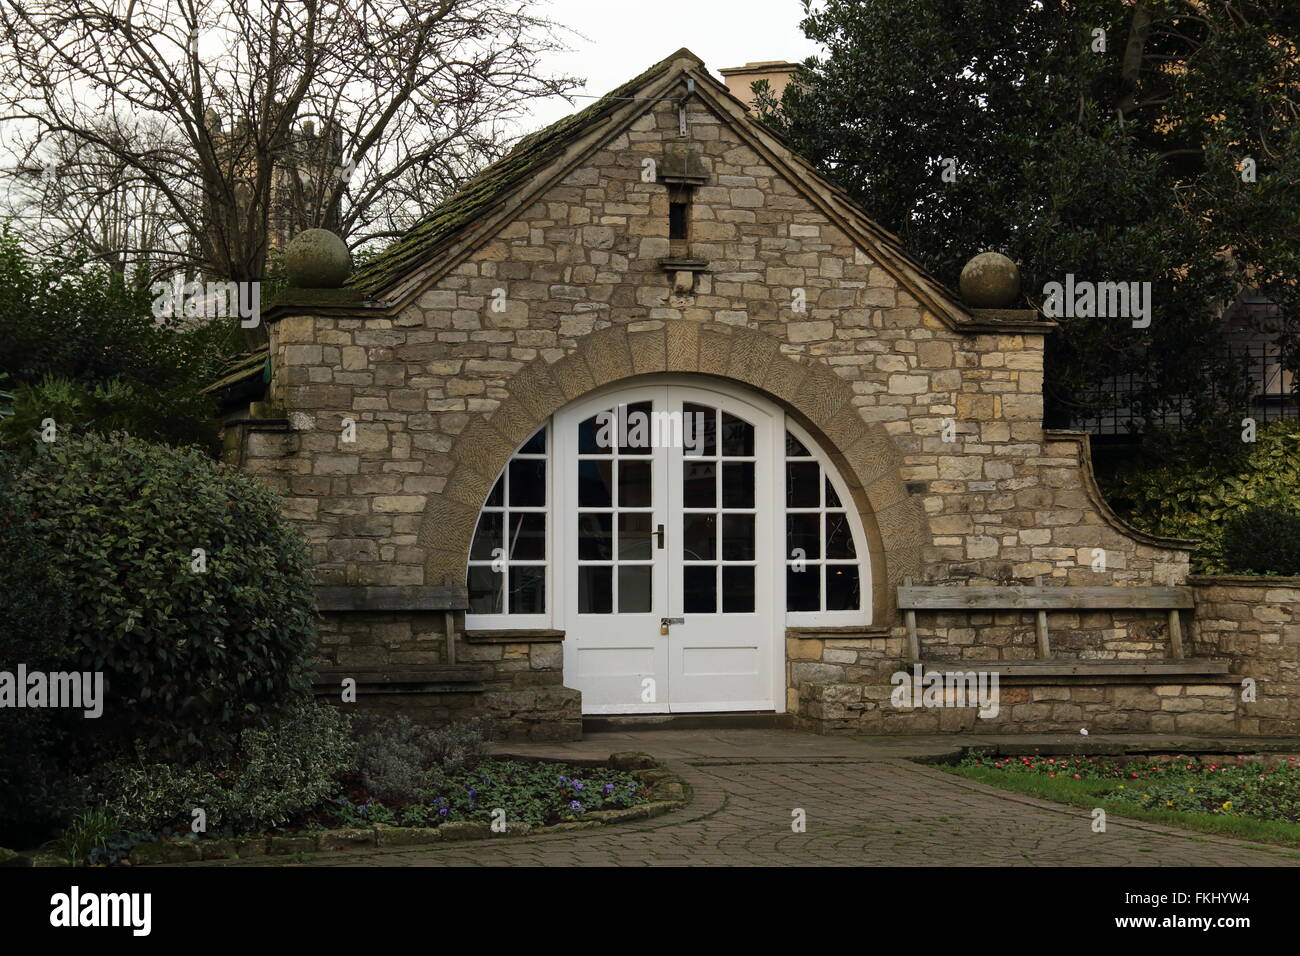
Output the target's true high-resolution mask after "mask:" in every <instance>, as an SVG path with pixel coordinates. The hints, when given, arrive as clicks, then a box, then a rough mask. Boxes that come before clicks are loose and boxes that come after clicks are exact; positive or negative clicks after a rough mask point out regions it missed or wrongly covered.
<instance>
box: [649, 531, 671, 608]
mask: <svg viewBox="0 0 1300 956" xmlns="http://www.w3.org/2000/svg"><path fill="white" fill-rule="evenodd" d="M651 534H653V535H654V536H655V537H656V538H658V539H659V541H658V544H657V545H656V547H658V549H659V550H660V551H662V550H663V549H664V526H663V525H659V526H658V527H657V528H655V529H654V531H652V532H651ZM664 633H667V632H666V631H665V632H664Z"/></svg>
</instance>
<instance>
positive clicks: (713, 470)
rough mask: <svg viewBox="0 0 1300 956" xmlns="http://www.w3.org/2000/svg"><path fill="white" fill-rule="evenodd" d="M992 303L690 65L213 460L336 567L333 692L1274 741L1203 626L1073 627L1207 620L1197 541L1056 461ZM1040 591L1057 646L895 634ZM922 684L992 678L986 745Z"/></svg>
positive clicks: (455, 240)
mask: <svg viewBox="0 0 1300 956" xmlns="http://www.w3.org/2000/svg"><path fill="white" fill-rule="evenodd" d="M977 251H978V250H972V252H977ZM999 304H1000V305H1002V306H1003V307H999V308H976V307H973V306H971V305H969V304H967V303H964V302H963V301H961V300H960V299H959V298H958V297H957V296H956V295H955V294H954V293H953V292H951V291H950V290H948V289H947V288H945V287H944V286H943V285H941V284H940V283H939V282H937V281H936V280H935V279H934V278H933V277H931V276H929V275H928V274H927V273H926V272H925V271H924V270H923V269H922V268H921V267H920V266H919V265H918V264H917V263H916V262H915V261H913V260H912V259H911V258H909V257H908V255H907V254H906V252H905V251H904V250H903V249H901V248H900V247H899V244H898V242H897V240H896V239H895V237H893V236H892V235H891V234H890V233H888V232H887V231H886V230H884V229H882V228H881V227H880V226H879V225H877V224H875V223H874V222H872V221H870V220H869V219H868V218H867V217H866V216H865V215H864V214H863V213H862V212H861V210H859V209H858V208H856V207H855V206H854V204H853V203H852V202H851V201H850V199H849V198H848V197H847V196H846V195H845V194H844V193H843V192H842V191H840V190H839V189H837V188H836V187H834V186H833V185H831V184H830V183H828V182H827V181H825V180H824V179H822V178H821V177H820V176H819V175H818V174H817V172H816V171H815V170H814V169H813V168H812V167H811V166H810V165H809V164H808V163H807V162H806V161H804V160H803V159H801V158H800V157H799V156H797V155H795V154H793V153H792V152H791V151H790V150H789V149H788V148H787V147H786V146H785V145H784V144H783V143H782V141H781V140H780V139H779V138H778V137H777V136H775V135H774V134H773V133H772V132H770V131H769V130H767V129H766V128H764V127H763V126H761V125H760V124H758V123H757V122H756V121H755V120H754V119H753V118H752V117H751V116H750V115H748V113H747V110H746V108H745V106H744V104H743V103H742V102H741V101H740V100H738V99H736V98H735V97H733V96H732V95H731V94H730V93H728V91H727V89H726V88H725V87H724V86H723V85H722V84H720V83H719V82H718V81H717V80H715V79H714V78H713V77H712V76H711V75H710V74H709V73H708V72H707V70H706V69H705V68H704V66H703V64H702V63H701V61H700V60H699V59H697V58H696V57H695V56H694V55H692V54H691V53H690V52H689V51H687V50H681V51H678V52H677V53H674V54H673V55H672V56H670V57H668V58H667V59H665V60H663V61H661V62H660V63H657V64H655V65H654V66H653V67H651V68H650V69H649V70H647V71H646V72H644V73H642V74H641V75H640V76H638V77H636V78H635V79H633V80H631V81H630V82H628V83H627V84H625V85H624V86H622V87H620V88H619V89H617V90H615V91H613V92H612V93H611V94H609V95H608V96H607V97H605V98H604V99H602V100H599V101H597V102H595V103H594V104H593V105H591V106H590V107H588V108H586V109H584V110H582V111H581V112H579V113H577V114H575V115H574V116H571V117H569V118H568V119H565V120H563V121H561V122H559V123H557V124H555V125H554V126H551V127H549V128H547V129H545V130H542V131H541V132H539V133H536V134H534V135H532V136H530V137H528V138H527V139H526V140H524V141H523V142H521V143H520V144H519V145H518V146H517V147H516V148H515V149H514V151H513V152H511V153H510V154H509V155H507V156H506V157H505V158H504V159H502V160H501V161H500V162H498V163H497V164H495V165H494V166H492V167H490V168H489V169H487V170H485V171H484V172H483V173H482V174H480V175H479V176H478V177H477V178H475V179H474V180H473V181H471V182H470V183H469V184H467V186H466V187H465V189H464V190H462V191H461V192H460V193H459V194H457V195H456V196H455V197H453V198H452V199H450V200H449V201H448V202H447V203H445V204H444V205H443V206H442V207H441V208H440V209H439V210H438V211H437V212H436V213H435V214H434V215H433V216H431V217H430V218H429V219H428V220H426V221H425V222H423V223H422V224H420V225H419V226H417V227H415V228H414V229H412V230H411V232H410V233H409V234H408V235H406V236H405V237H404V238H402V239H401V240H399V241H398V242H396V243H395V244H394V245H393V246H392V247H390V248H389V249H388V250H387V251H386V252H384V253H383V254H381V255H380V256H378V257H377V258H375V259H373V260H371V261H369V262H367V263H366V264H365V265H364V266H362V267H361V268H360V269H358V270H357V271H356V272H355V273H354V274H353V275H352V276H351V277H350V279H349V280H348V282H347V284H346V285H344V286H343V287H342V288H336V289H311V288H303V289H298V290H296V291H294V292H292V293H291V294H290V295H289V296H287V297H286V298H285V299H284V300H282V301H281V302H280V303H279V304H277V305H276V307H275V308H274V309H272V310H270V311H269V312H268V313H266V315H265V319H266V322H267V325H268V331H269V349H268V350H267V352H266V354H265V356H260V355H259V356H255V357H254V358H253V359H252V360H250V361H249V362H248V363H247V364H246V365H245V366H244V367H243V368H241V369H239V370H237V371H236V372H235V373H234V374H232V375H231V376H230V377H228V379H227V380H225V381H224V382H222V383H220V388H219V390H218V391H219V394H221V395H223V396H224V397H225V399H226V404H227V405H228V406H230V407H231V408H232V412H231V414H230V415H229V416H228V419H227V427H226V449H227V455H228V457H229V459H230V460H231V461H235V462H237V463H239V464H240V465H241V467H243V468H245V469H247V470H248V471H250V472H252V473H255V474H257V475H259V476H261V477H262V478H263V479H264V480H265V481H267V482H268V483H270V484H272V485H273V486H274V487H276V488H278V489H279V490H281V491H282V492H283V494H284V496H285V497H284V507H285V510H286V513H287V514H288V516H289V517H291V518H292V519H294V520H295V521H297V522H298V523H299V524H300V526H301V527H302V530H303V531H304V533H305V534H306V536H307V538H308V540H309V541H310V543H311V548H312V553H313V557H314V561H315V565H316V570H317V574H318V579H319V603H320V610H321V613H322V618H323V623H322V643H321V663H320V670H319V673H320V687H321V692H322V693H323V694H325V693H328V694H336V693H337V688H338V686H339V683H340V681H342V680H344V679H345V678H352V679H354V680H356V681H357V682H358V685H359V690H360V695H361V697H362V699H363V700H364V701H366V702H367V703H368V705H369V706H376V707H377V706H386V707H390V708H396V709H401V710H403V711H405V712H407V713H410V714H411V715H413V716H416V717H419V718H422V719H425V720H429V721H440V720H446V719H450V718H454V717H455V716H457V715H460V714H477V713H484V714H490V715H492V716H493V717H494V718H495V720H496V722H497V724H498V726H499V727H500V728H502V730H503V731H504V732H505V733H507V734H510V735H521V736H532V737H566V736H575V735H577V734H579V733H580V732H581V720H582V715H584V714H586V715H601V714H636V713H689V712H709V713H715V712H723V711H742V712H770V713H775V714H785V715H789V716H788V717H787V718H784V719H787V720H789V721H790V722H791V723H793V725H795V726H799V727H805V728H809V729H814V730H818V731H822V732H834V731H847V732H882V731H885V732H887V731H900V732H928V731H933V730H946V729H976V730H987V731H994V732H996V731H1025V730H1051V729H1055V730H1067V731H1070V732H1077V731H1078V729H1079V728H1080V727H1094V728H1097V729H1102V730H1135V731H1138V730H1170V731H1174V730H1176V731H1179V732H1196V731H1208V730H1233V729H1248V728H1249V727H1251V726H1254V728H1255V729H1260V728H1261V727H1262V726H1263V725H1262V724H1261V723H1260V716H1259V714H1258V713H1256V712H1254V711H1252V710H1251V709H1250V708H1251V705H1249V704H1243V703H1238V702H1237V700H1236V696H1235V694H1236V688H1235V684H1237V683H1239V682H1240V680H1241V677H1240V676H1236V675H1233V674H1229V673H1227V670H1228V665H1227V664H1225V663H1223V662H1222V661H1220V660H1217V659H1213V658H1212V657H1211V656H1210V654H1211V653H1212V652H1213V651H1214V649H1215V648H1216V647H1217V646H1218V645H1217V644H1216V643H1215V642H1216V641H1217V640H1218V639H1219V638H1220V637H1222V633H1221V632H1214V633H1210V632H1204V633H1202V632H1200V631H1197V630H1195V628H1196V627H1197V626H1198V624H1197V612H1196V611H1195V610H1194V609H1193V608H1190V607H1184V609H1183V610H1182V611H1181V612H1180V611H1179V610H1178V608H1177V607H1174V608H1173V609H1170V608H1168V607H1167V606H1166V605H1165V604H1160V603H1159V602H1158V601H1155V600H1153V601H1151V602H1147V603H1144V602H1143V601H1133V602H1131V603H1128V604H1125V602H1123V601H1120V602H1113V601H1102V606H1100V607H1094V606H1093V604H1092V603H1089V601H1087V600H1082V599H1081V601H1080V602H1075V600H1074V598H1073V597H1068V596H1069V595H1074V594H1076V593H1077V594H1081V595H1092V596H1093V597H1095V596H1096V592H1095V591H1094V590H1093V589H1097V588H1105V589H1108V590H1106V591H1105V592H1103V593H1104V595H1111V594H1114V593H1116V592H1119V591H1121V590H1124V591H1125V593H1124V594H1122V595H1121V597H1131V596H1133V595H1138V594H1140V593H1148V592H1150V593H1154V592H1155V591H1161V592H1162V593H1166V594H1167V593H1168V592H1171V591H1174V590H1179V589H1182V586H1183V585H1186V584H1187V573H1188V551H1187V546H1188V542H1183V541H1176V540H1168V539H1162V538H1156V537H1152V536H1150V535H1146V534H1142V533H1139V532H1136V531H1134V530H1132V529H1130V528H1128V527H1127V526H1125V525H1124V524H1123V523H1122V522H1121V521H1120V520H1119V519H1118V518H1116V517H1115V516H1114V515H1113V514H1112V513H1111V512H1110V510H1109V509H1108V508H1107V507H1106V505H1105V503H1104V502H1103V500H1102V499H1101V497H1100V495H1099V493H1098V491H1097V488H1096V485H1095V483H1094V481H1093V479H1092V475H1091V472H1090V464H1089V454H1088V443H1087V439H1086V437H1085V436H1084V435H1082V434H1079V433H1071V432H1051V431H1044V429H1043V427H1042V406H1043V401H1042V391H1041V390H1042V382H1043V367H1042V362H1043V344H1044V339H1045V337H1046V336H1047V335H1049V334H1051V332H1052V329H1053V328H1054V325H1053V323H1052V322H1050V321H1047V320H1045V319H1044V318H1043V317H1042V316H1041V315H1040V314H1038V313H1036V312H1034V311H1032V310H1028V309H1026V308H1023V307H1016V303H999ZM1008 306H1009V307H1008ZM264 358H265V359H266V360H267V361H266V362H265V363H264V362H263V359H264ZM640 425H648V426H649V432H648V433H649V434H651V438H650V440H643V439H645V437H646V436H645V434H641V433H639V432H638V426H640ZM606 426H609V427H606ZM1036 581H1037V583H1038V585H1041V587H1042V588H1060V589H1063V590H1060V591H1055V592H1052V595H1051V596H1052V597H1055V598H1060V600H1057V601H1056V602H1055V603H1051V602H1049V604H1050V606H1051V608H1052V610H1051V612H1050V614H1049V613H1046V612H1043V613H1039V611H1038V610H1036V609H1035V608H1036V605H1033V602H1032V601H1030V603H1023V602H1021V599H1020V598H1016V599H1015V600H1011V601H1009V602H1008V603H1006V605H1005V606H1003V607H997V606H990V607H989V609H984V608H983V607H981V606H980V605H979V602H975V604H973V605H972V606H970V607H960V608H945V607H940V606H934V607H936V609H934V610H931V609H930V607H931V606H933V605H931V606H927V605H925V604H924V603H922V604H920V605H917V606H911V607H909V608H908V609H906V610H903V609H900V601H901V600H902V595H904V594H905V593H906V590H907V588H908V585H909V584H910V585H911V586H913V587H917V588H919V589H920V590H921V591H926V589H927V588H930V587H934V586H943V587H945V588H947V589H948V590H946V591H945V592H943V593H944V594H948V593H950V592H951V593H953V594H956V595H957V596H958V597H962V596H963V595H965V596H971V595H975V594H976V593H977V591H976V590H975V589H980V590H981V591H986V590H987V589H989V588H994V587H997V588H1003V589H1005V593H1008V594H1021V595H1023V594H1031V593H1034V594H1039V595H1040V596H1041V593H1042V592H1040V591H1038V590H1037V589H1036V588H1035V587H1034V585H1035V582H1036ZM1012 586H1019V589H1018V590H1017V588H1016V587H1012ZM900 588H901V589H902V590H900ZM963 589H968V590H963ZM1083 589H1089V590H1087V591H1085V590H1083ZM1126 589H1140V590H1126ZM1191 590H1192V589H1190V588H1187V589H1182V590H1179V593H1190V592H1191ZM959 592H960V593H959ZM918 593H919V592H918ZM926 593H930V592H928V591H927V592H926ZM997 593H1004V592H997ZM1224 593H1227V592H1224ZM1296 593H1297V594H1298V595H1300V591H1297V592H1296ZM1062 596H1066V597H1062ZM931 597H933V595H931ZM1018 602H1021V603H1018ZM986 603H987V602H986ZM1094 603H1095V602H1094ZM1166 603H1167V602H1166ZM940 604H942V602H940ZM995 604H996V602H995ZM1116 605H1118V606H1116ZM1180 614H1181V618H1180ZM1049 619H1050V623H1049V626H1050V645H1049V644H1048V643H1047V637H1048V631H1047V629H1046V628H1045V627H1043V625H1044V623H1048V622H1049ZM1216 619H1218V620H1220V621H1222V619H1223V618H1222V615H1216ZM1288 620H1290V619H1288ZM1184 622H1185V623H1184ZM1185 626H1189V627H1192V628H1193V631H1192V639H1191V640H1190V641H1189V646H1190V647H1191V648H1192V649H1193V650H1194V651H1195V650H1205V651H1206V656H1205V657H1204V658H1201V657H1196V656H1194V655H1193V656H1192V657H1190V658H1184V657H1181V656H1180V654H1179V648H1180V647H1181V633H1180V632H1181V628H1182V627H1185ZM1280 627H1281V625H1279V628H1280ZM1298 629H1300V619H1297V624H1296V625H1287V630H1286V631H1285V633H1283V632H1282V631H1281V630H1279V635H1278V637H1279V641H1281V642H1282V644H1281V646H1284V648H1285V653H1284V654H1283V655H1282V656H1287V655H1289V660H1290V663H1289V664H1287V665H1286V666H1284V667H1283V668H1282V669H1281V670H1278V669H1277V668H1274V670H1273V671H1272V672H1271V673H1272V676H1271V677H1269V678H1267V680H1269V681H1272V682H1275V684H1276V686H1277V687H1278V688H1281V689H1288V688H1295V686H1296V682H1297V681H1300V677H1297V676H1296V668H1295V663H1294V662H1295V659H1296V657H1297V655H1296V654H1295V653H1294V651H1295V649H1296V645H1297V643H1300V633H1297V630H1298ZM918 659H919V660H921V661H924V662H926V663H925V665H924V666H925V667H927V668H929V669H936V668H938V669H941V670H942V669H948V670H953V669H956V670H968V671H976V670H981V671H984V670H991V671H995V672H997V673H998V674H1000V675H1001V707H1000V710H999V712H998V714H997V715H996V716H995V717H989V716H985V717H981V716H979V714H978V713H977V711H976V710H975V709H974V708H972V707H970V706H960V707H954V706H948V707H924V706H922V707H915V706H911V705H910V704H905V705H899V704H897V703H896V702H895V701H893V700H891V691H892V690H893V689H894V686H893V684H892V683H891V682H892V681H893V680H894V679H895V675H897V674H898V673H899V672H900V671H902V672H909V671H910V669H911V668H912V667H913V665H914V663H915V661H916V660H918ZM1237 671H1238V675H1239V674H1240V673H1241V667H1237ZM950 696H951V695H950ZM947 703H949V704H951V703H953V700H951V699H948V700H947ZM1252 714H1254V716H1252ZM1267 717H1268V719H1271V720H1272V721H1273V723H1272V724H1270V725H1269V727H1267V728H1265V729H1275V730H1276V731H1277V732H1285V731H1286V730H1287V728H1290V732H1296V727H1297V724H1298V723H1300V722H1298V721H1297V717H1300V714H1297V713H1296V712H1295V709H1294V705H1292V704H1290V703H1286V704H1284V705H1283V706H1282V709H1281V710H1280V711H1279V710H1277V709H1274V710H1273V711H1272V712H1271V713H1270V714H1269V715H1267ZM1251 720H1254V721H1255V724H1254V725H1251V724H1250V723H1249V721H1251Z"/></svg>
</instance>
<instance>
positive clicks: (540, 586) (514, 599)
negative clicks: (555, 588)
mask: <svg viewBox="0 0 1300 956" xmlns="http://www.w3.org/2000/svg"><path fill="white" fill-rule="evenodd" d="M545 611H546V568H545V567H544V566H542V565H529V564H512V565H511V566H510V613H511V614H543V613H545Z"/></svg>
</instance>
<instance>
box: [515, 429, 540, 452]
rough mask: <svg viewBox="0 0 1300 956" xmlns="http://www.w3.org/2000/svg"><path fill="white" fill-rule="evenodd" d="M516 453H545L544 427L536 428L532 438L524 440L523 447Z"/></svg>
mask: <svg viewBox="0 0 1300 956" xmlns="http://www.w3.org/2000/svg"><path fill="white" fill-rule="evenodd" d="M516 454H520V455H545V454H546V429H545V428H541V429H538V430H537V432H536V433H535V434H534V435H533V437H532V438H530V439H528V441H526V442H524V444H523V447H521V448H520V449H519V451H518V452H517V453H516Z"/></svg>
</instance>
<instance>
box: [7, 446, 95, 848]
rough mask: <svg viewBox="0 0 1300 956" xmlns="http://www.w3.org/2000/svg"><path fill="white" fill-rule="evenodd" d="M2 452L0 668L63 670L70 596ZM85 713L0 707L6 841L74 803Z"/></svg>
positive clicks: (51, 823)
mask: <svg viewBox="0 0 1300 956" xmlns="http://www.w3.org/2000/svg"><path fill="white" fill-rule="evenodd" d="M14 477H15V476H14V472H13V469H12V462H11V461H10V460H9V459H7V458H6V456H5V455H4V454H3V453H0V581H4V582H5V584H4V587H3V589H0V670H6V671H10V672H13V671H14V670H15V669H16V667H17V665H18V664H26V665H27V667H28V668H29V669H30V670H43V671H49V670H60V669H63V668H62V665H63V664H65V663H66V650H67V644H68V641H67V637H68V633H69V615H68V607H69V602H70V595H69V594H68V593H67V583H66V580H65V579H64V577H63V575H62V574H61V573H60V572H59V570H58V569H57V567H55V566H54V563H55V558H56V555H55V553H54V551H53V549H51V548H50V546H49V545H48V544H47V543H46V542H45V541H43V540H41V538H40V537H39V536H38V535H37V534H36V531H35V529H34V527H33V525H32V522H31V520H30V516H29V515H28V513H27V510H26V507H25V505H22V504H20V503H19V501H18V499H17V497H16V491H15V487H14ZM78 723H81V724H84V720H82V719H81V715H80V714H79V713H73V712H70V711H67V710H57V709H53V708H41V709H26V708H25V709H22V710H8V709H7V710H4V711H2V712H0V846H15V845H20V846H26V845H29V844H31V843H32V842H39V839H40V838H41V837H43V836H44V835H45V834H46V833H47V832H48V831H50V830H51V829H53V828H54V827H55V826H56V825H57V824H58V823H59V821H60V820H61V819H63V818H64V816H65V815H66V814H67V813H68V812H70V810H71V809H73V808H75V807H76V806H77V805H78V804H79V801H80V794H79V791H78V789H77V787H76V786H75V783H74V773H73V769H72V767H73V762H74V756H75V753H74V751H75V747H74V746H72V745H74V744H75V743H76V740H75V737H74V735H73V731H74V728H75V726H76V724H78Z"/></svg>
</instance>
